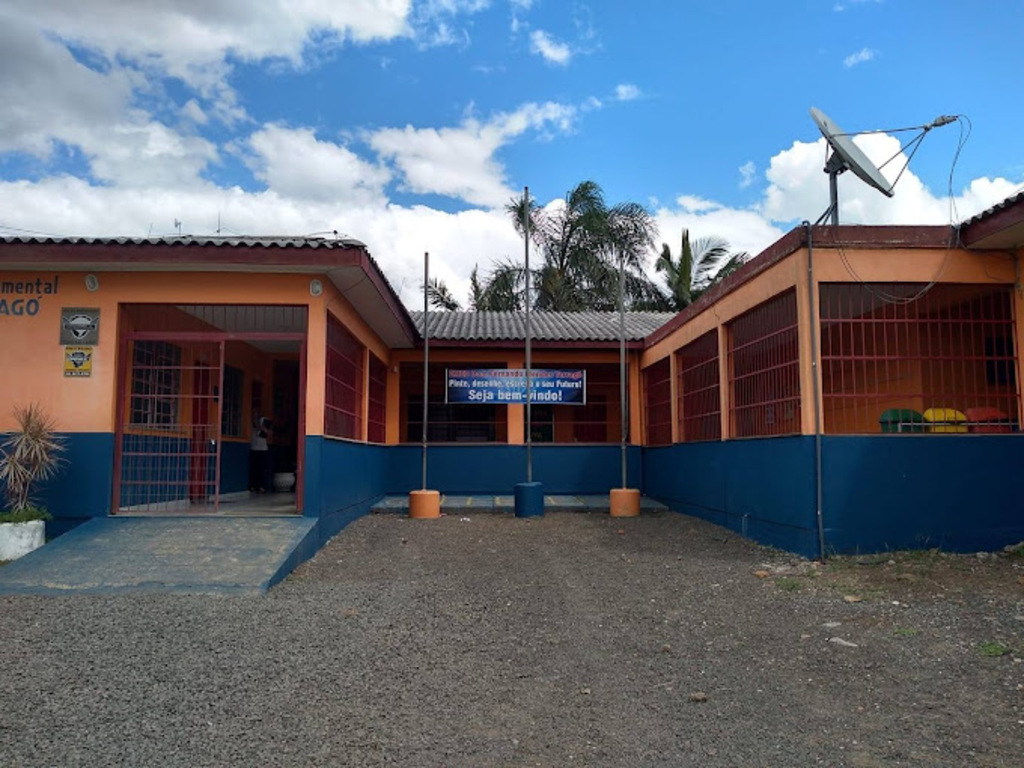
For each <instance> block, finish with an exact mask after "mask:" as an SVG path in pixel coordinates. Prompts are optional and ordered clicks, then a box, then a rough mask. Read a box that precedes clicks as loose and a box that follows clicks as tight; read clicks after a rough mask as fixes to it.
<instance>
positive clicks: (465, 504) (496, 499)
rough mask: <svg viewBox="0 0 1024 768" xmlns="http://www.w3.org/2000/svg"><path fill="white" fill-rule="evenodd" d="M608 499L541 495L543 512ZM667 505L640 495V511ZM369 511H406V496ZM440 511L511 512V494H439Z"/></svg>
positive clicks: (599, 505)
mask: <svg viewBox="0 0 1024 768" xmlns="http://www.w3.org/2000/svg"><path fill="white" fill-rule="evenodd" d="M608 508H609V500H608V495H607V494H601V495H593V496H560V495H556V494H553V495H550V496H545V497H544V511H545V512H607V511H608ZM666 509H668V507H666V506H665V505H664V504H662V503H661V502H660V501H655V500H654V499H649V498H647V497H646V496H642V497H641V498H640V511H641V512H643V511H645V510H646V511H650V512H653V511H663V510H666ZM371 511H372V512H377V513H380V512H397V513H402V514H405V513H408V511H409V496H408V494H406V495H401V496H398V495H396V496H385V497H384V498H383V499H381V500H380V501H378V502H377V503H376V504H374V505H373V509H372V510H371ZM441 511H442V512H444V513H445V514H449V515H455V514H459V513H460V512H461V513H469V512H499V513H508V514H512V513H514V512H515V498H514V497H512V496H492V495H486V494H484V495H478V496H456V495H445V494H442V495H441Z"/></svg>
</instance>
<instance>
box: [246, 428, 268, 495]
mask: <svg viewBox="0 0 1024 768" xmlns="http://www.w3.org/2000/svg"><path fill="white" fill-rule="evenodd" d="M273 430H274V423H273V422H272V421H271V420H270V419H268V418H267V417H266V416H260V415H259V413H258V412H256V413H253V417H252V437H251V438H250V439H249V470H250V471H249V483H250V490H253V491H256V492H258V493H267V492H268V491H270V490H272V489H273V487H274V462H273V459H272V458H271V455H270V435H271V433H272V432H273Z"/></svg>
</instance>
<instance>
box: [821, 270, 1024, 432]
mask: <svg viewBox="0 0 1024 768" xmlns="http://www.w3.org/2000/svg"><path fill="white" fill-rule="evenodd" d="M820 289H821V293H820V296H821V303H820V317H821V362H822V395H823V398H822V407H823V411H824V414H823V415H824V430H825V432H826V433H832V434H857V433H878V432H884V433H930V434H955V433H963V432H1011V431H1016V430H1017V429H1018V423H1019V415H1020V392H1019V388H1018V382H1017V377H1016V371H1017V355H1018V352H1017V350H1016V348H1015V345H1014V309H1013V289H1012V287H1011V286H1008V285H999V286H987V285H958V284H943V285H936V286H933V287H931V288H928V287H927V286H926V285H924V284H919V283H895V284H878V283H874V284H864V283H839V284H831V283H826V284H823V285H821V287H820Z"/></svg>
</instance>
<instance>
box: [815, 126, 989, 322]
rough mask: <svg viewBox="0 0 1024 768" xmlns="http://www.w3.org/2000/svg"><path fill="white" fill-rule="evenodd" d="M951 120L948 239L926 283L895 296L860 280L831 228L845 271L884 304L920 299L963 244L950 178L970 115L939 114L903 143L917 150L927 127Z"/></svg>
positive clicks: (953, 171) (962, 143)
mask: <svg viewBox="0 0 1024 768" xmlns="http://www.w3.org/2000/svg"><path fill="white" fill-rule="evenodd" d="M951 122H957V123H959V124H960V137H959V139H958V140H957V147H956V150H955V151H954V153H953V160H952V162H951V164H950V168H949V177H948V181H947V189H946V192H947V196H948V198H949V230H950V238H949V241H948V243H947V244H946V251H945V254H944V255H943V258H942V263H941V264H940V265H939V269H938V270H937V271H936V273H935V275H934V276H933V277H932V279H931V280H930V281H929V282H928V283H926V284H925V285H924V286H923V287H922V288H921V289H920V290H919V291H917V292H916V293H915V294H913V295H912V296H897V295H895V294H892V293H889V292H887V291H884V290H882V289H880V288H878V287H877V285H876V284H873V283H869V282H868V281H866V280H864V279H863V278H862V277H861V276H860V275H859V274H858V273H857V270H856V269H855V268H854V266H853V264H852V263H851V262H850V258H849V255H848V254H847V253H846V249H845V248H844V247H843V245H842V243H841V242H840V240H839V237H838V234H839V233H838V227H835V228H833V238H834V240H835V243H836V250H837V251H838V252H839V258H840V260H841V261H842V263H843V266H844V267H845V268H846V271H847V272H848V273H849V275H850V276H851V277H853V279H854V280H855V281H856V282H858V283H860V284H861V285H862V286H863V287H864V289H865V290H867V291H868V293H870V294H871V295H872V296H874V297H875V298H877V299H878V300H880V301H882V302H883V303H886V304H900V305H904V304H912V303H914V302H915V301H917V300H918V299H920V298H921V297H923V296H924V295H925V294H926V293H928V291H930V290H931V289H932V288H934V287H935V285H936V284H937V283H938V282H939V280H940V279H941V278H942V275H943V274H944V273H945V271H946V269H947V268H948V266H949V260H950V256H951V255H952V252H953V249H954V248H957V247H963V244H962V243H961V241H960V228H959V225H958V223H957V221H956V199H955V195H954V193H953V179H954V176H955V173H956V166H957V163H958V162H959V160H960V154H961V153H962V152H963V148H964V145H965V144H966V143H967V139H968V138H970V135H971V130H972V125H971V121H970V118H968V117H967V116H966V115H943V116H941V117H938V118H936V119H935V120H934V121H933V122H932V124H931V125H929V126H926V127H925V130H923V132H922V134H921V136H919V137H918V138H917V139H915V140H914V141H912V142H909V143H908V145H907V146H910V144H913V143H915V142H916V143H917V147H915V149H914V152H917V149H918V148H919V147H920V146H921V143H920V142H921V139H923V138H924V136H925V135H926V134H927V133H928V131H929V130H930V129H931V128H933V127H937V126H941V125H948V124H949V123H951ZM897 130H913V129H897ZM862 133H880V131H863V132H862ZM847 135H855V134H847ZM911 157H913V154H911ZM890 159H891V158H890ZM887 162H888V161H887ZM909 164H910V158H908V159H907V163H906V164H905V165H904V170H906V168H907V166H909ZM902 174H903V171H900V175H901V176H902ZM896 180H897V181H898V180H899V177H898V176H897V179H896ZM895 184H896V182H895V181H894V182H893V185H894V186H895ZM830 209H831V206H830ZM819 221H820V219H819Z"/></svg>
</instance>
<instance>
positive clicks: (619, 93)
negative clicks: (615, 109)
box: [615, 83, 641, 101]
mask: <svg viewBox="0 0 1024 768" xmlns="http://www.w3.org/2000/svg"><path fill="white" fill-rule="evenodd" d="M640 95H641V94H640V89H639V88H638V87H637V86H635V85H633V84H632V83H621V84H619V85H617V86H615V100H616V101H633V100H634V99H639V98H640Z"/></svg>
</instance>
